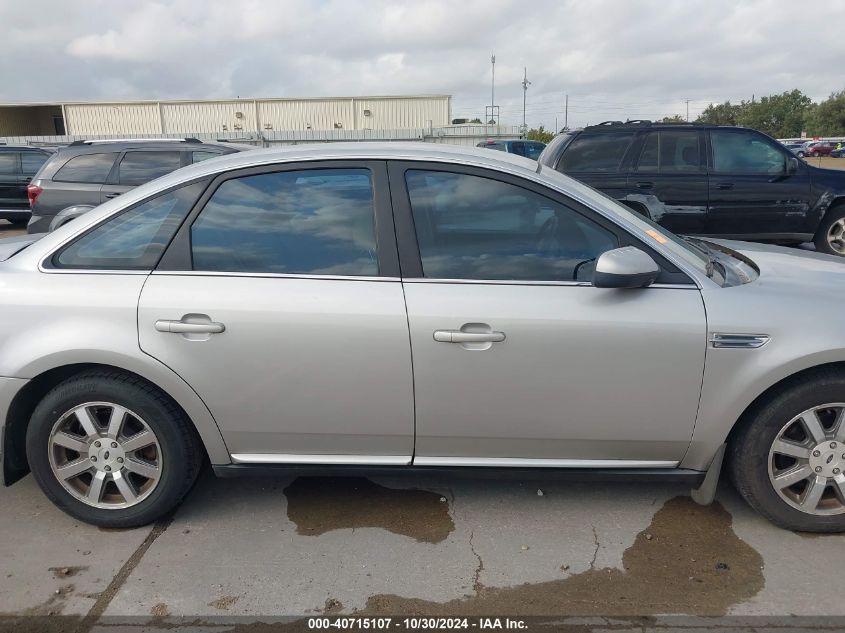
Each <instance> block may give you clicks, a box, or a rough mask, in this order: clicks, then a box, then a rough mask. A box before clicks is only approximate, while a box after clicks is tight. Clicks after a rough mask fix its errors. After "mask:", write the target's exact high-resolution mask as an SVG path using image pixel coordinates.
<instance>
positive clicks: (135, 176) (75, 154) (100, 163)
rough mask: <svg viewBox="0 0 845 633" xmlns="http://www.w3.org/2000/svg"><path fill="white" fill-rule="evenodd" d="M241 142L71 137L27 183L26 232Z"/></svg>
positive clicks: (228, 150)
mask: <svg viewBox="0 0 845 633" xmlns="http://www.w3.org/2000/svg"><path fill="white" fill-rule="evenodd" d="M244 149H252V148H251V147H249V146H245V145H234V144H223V143H203V142H201V141H199V140H197V139H195V138H186V139H139V140H116V141H74V142H73V143H71V144H70V145H68V146H67V147H63V148H61V149H60V150H59V151H58V152H57V153H56V154H55V155H54V156H53V158H52V159H51V160H50V161H49V162H47V164H45V165H44V167H43V169H41V171H40V172H38V175H37V177H36V178H34V179H33V180H32V182H31V183H30V185H29V186H28V187H27V193H28V195H29V202H30V206H31V209H32V219H30V221H29V224H28V226H27V231H28V232H29V233H45V232H47V231H52V230H54V229H57V228H58V227H60V226H62V225H63V224H66V223H67V222H70V221H71V220H72V219H74V218H76V217H78V216H80V215H82V214H83V213H85V212H87V211H90V210H91V209H93V208H94V207H95V206H97V205H98V204H100V203H103V202H105V201H106V200H109V199H111V198H114V197H116V196H119V195H120V194H122V193H125V192H126V191H129V190H130V189H132V188H133V187H137V186H138V185H143V184H144V183H146V182H149V181H150V180H154V179H156V178H158V177H160V176H163V175H165V174H168V173H170V172H171V171H174V170H176V169H179V168H180V167H184V166H185V165H190V164H192V163H198V162H200V161H203V160H206V159H208V158H214V157H216V156H222V155H223V154H231V153H233V152H239V151H242V150H244Z"/></svg>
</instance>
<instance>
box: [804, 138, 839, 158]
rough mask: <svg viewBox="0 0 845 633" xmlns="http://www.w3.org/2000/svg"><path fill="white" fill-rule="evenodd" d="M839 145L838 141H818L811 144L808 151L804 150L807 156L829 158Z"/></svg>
mask: <svg viewBox="0 0 845 633" xmlns="http://www.w3.org/2000/svg"><path fill="white" fill-rule="evenodd" d="M838 144H839V142H838V141H818V142H815V143H811V144H810V145H808V146H807V149H805V150H804V152H805V154H806V155H807V156H813V157H815V156H829V155H830V153H831V152H832V151H833V150H835V149H836V146H837V145H838Z"/></svg>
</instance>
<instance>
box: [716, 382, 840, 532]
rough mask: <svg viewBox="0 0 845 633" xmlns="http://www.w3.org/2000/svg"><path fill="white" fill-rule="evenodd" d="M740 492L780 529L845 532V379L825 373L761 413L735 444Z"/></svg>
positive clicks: (733, 461) (733, 467) (732, 454)
mask: <svg viewBox="0 0 845 633" xmlns="http://www.w3.org/2000/svg"><path fill="white" fill-rule="evenodd" d="M728 456H729V468H730V473H731V477H732V479H733V481H734V484H735V485H736V488H737V490H738V491H739V492H740V494H741V495H742V496H743V497H744V498H745V500H746V501H748V503H749V504H750V505H751V506H752V507H753V508H755V509H756V510H757V511H758V512H760V513H761V514H762V515H764V516H765V517H767V518H768V519H769V520H771V521H772V522H773V523H775V524H777V525H780V526H781V527H785V528H787V529H790V530H799V531H804V532H842V531H845V472H843V471H845V374H843V373H841V372H836V371H825V372H819V373H817V374H815V375H814V376H813V377H812V378H811V379H808V380H806V381H804V382H802V383H799V384H796V385H793V386H791V387H789V388H786V389H784V390H782V391H780V392H779V393H777V394H775V395H774V396H773V397H772V398H771V399H770V400H769V401H768V402H767V403H765V404H764V405H762V406H761V407H759V408H758V409H757V410H756V411H755V412H754V413H753V414H752V415H751V416H750V417H749V418H748V419H746V420H745V421H744V423H743V426H742V427H741V428H740V429H739V430H738V431H737V433H736V434H735V436H734V437H733V438H732V441H731V444H730V447H729V453H728Z"/></svg>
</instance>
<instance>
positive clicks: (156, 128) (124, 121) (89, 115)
mask: <svg viewBox="0 0 845 633" xmlns="http://www.w3.org/2000/svg"><path fill="white" fill-rule="evenodd" d="M65 129H66V130H67V133H68V134H114V135H118V136H126V135H127V134H161V133H162V132H163V131H164V130H162V129H161V118H160V116H159V110H158V105H157V104H155V103H70V104H67V105H65Z"/></svg>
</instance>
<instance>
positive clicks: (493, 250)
mask: <svg viewBox="0 0 845 633" xmlns="http://www.w3.org/2000/svg"><path fill="white" fill-rule="evenodd" d="M405 181H406V183H407V186H408V194H409V196H410V201H411V212H412V215H413V218H414V227H415V229H416V233H417V241H418V243H419V249H420V257H421V259H422V267H423V274H424V275H425V276H426V277H433V278H439V279H478V280H484V279H507V280H534V281H573V280H579V281H586V280H589V279H590V278H591V276H592V271H593V268H594V266H595V260H596V258H597V257H598V256H599V255H601V254H602V253H603V252H605V251H607V250H610V249H612V248H616V246H617V239H616V236H615V235H614V234H613V233H611V232H610V231H608V230H606V229H605V228H603V227H601V226H599V225H598V224H596V223H595V222H593V221H592V220H590V219H588V218H586V217H585V216H583V215H581V214H580V213H578V212H577V211H575V210H574V209H571V208H569V207H567V206H565V205H563V204H560V203H558V202H555V201H554V200H551V199H549V198H546V197H544V196H541V195H539V194H537V193H534V192H533V191H529V190H527V189H523V188H522V187H517V186H516V185H511V184H509V183H505V182H501V181H498V180H494V179H492V178H483V177H480V176H472V175H469V174H458V173H449V172H437V171H418V170H408V171H407V172H406V174H405Z"/></svg>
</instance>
